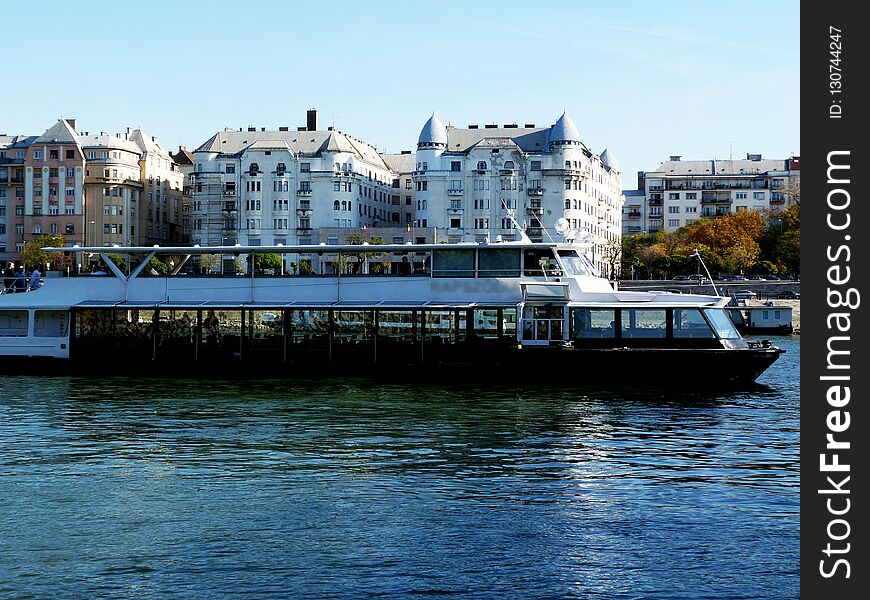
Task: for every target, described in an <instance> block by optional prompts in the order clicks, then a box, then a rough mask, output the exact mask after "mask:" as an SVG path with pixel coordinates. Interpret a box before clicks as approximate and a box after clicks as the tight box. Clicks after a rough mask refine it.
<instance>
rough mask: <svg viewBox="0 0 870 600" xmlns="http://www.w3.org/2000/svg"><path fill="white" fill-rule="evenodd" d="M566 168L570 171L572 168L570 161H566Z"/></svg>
mask: <svg viewBox="0 0 870 600" xmlns="http://www.w3.org/2000/svg"><path fill="white" fill-rule="evenodd" d="M565 168H566V169H570V168H571V161H570V160H566V161H565Z"/></svg>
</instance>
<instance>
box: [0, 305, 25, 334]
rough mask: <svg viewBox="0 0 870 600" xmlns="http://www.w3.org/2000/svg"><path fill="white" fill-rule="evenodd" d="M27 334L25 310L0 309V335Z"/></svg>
mask: <svg viewBox="0 0 870 600" xmlns="http://www.w3.org/2000/svg"><path fill="white" fill-rule="evenodd" d="M26 335H27V311H26V310H3V311H0V336H4V337H24V336H26Z"/></svg>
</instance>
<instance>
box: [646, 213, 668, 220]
mask: <svg viewBox="0 0 870 600" xmlns="http://www.w3.org/2000/svg"><path fill="white" fill-rule="evenodd" d="M649 218H650V219H664V218H665V216H664V215H663V214H661V213H656V214H652V215H650V216H649Z"/></svg>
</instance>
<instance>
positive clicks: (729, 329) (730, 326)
mask: <svg viewBox="0 0 870 600" xmlns="http://www.w3.org/2000/svg"><path fill="white" fill-rule="evenodd" d="M704 313H705V314H706V315H707V319H709V320H710V324H711V325H712V326H713V330H714V331H715V332H716V335H717V336H718V337H719V338H720V339H723V340H733V339H740V334H739V333H737V329H735V328H734V323H733V322H732V321H731V317H729V316H728V315H727V314H725V309H724V308H708V309H706V310H704Z"/></svg>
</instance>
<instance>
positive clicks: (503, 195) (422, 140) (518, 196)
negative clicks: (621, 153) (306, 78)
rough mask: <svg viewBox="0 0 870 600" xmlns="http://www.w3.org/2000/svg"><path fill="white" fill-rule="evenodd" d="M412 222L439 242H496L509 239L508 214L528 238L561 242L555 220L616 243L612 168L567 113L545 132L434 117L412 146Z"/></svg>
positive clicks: (618, 197) (616, 179)
mask: <svg viewBox="0 0 870 600" xmlns="http://www.w3.org/2000/svg"><path fill="white" fill-rule="evenodd" d="M413 179H414V185H415V192H416V196H415V208H416V214H417V216H416V224H417V225H418V226H421V227H435V228H437V230H438V233H439V235H438V238H439V240H441V239H445V240H446V241H448V242H460V241H495V240H496V239H498V238H499V237H501V239H513V238H514V237H515V235H516V231H515V227H514V225H513V223H512V221H511V218H510V215H511V213H513V214H515V215H516V218H517V220H518V221H520V223H521V224H522V223H523V222H524V223H525V224H526V225H527V229H526V232H527V234H528V235H529V237H531V238H532V240H548V239H550V238H552V239H561V236H558V235H557V234H556V233H555V224H556V222H557V221H558V220H559V219H560V218H565V219H567V221H568V223H569V225H570V227H572V228H575V229H578V230H580V231H583V230H586V231H588V232H589V233H591V234H592V235H593V236H594V237H595V239H596V248H595V252H594V254H595V258H596V263H597V265H596V266H598V267H599V268H602V269H603V267H604V266H605V265H604V261H603V260H601V258H602V253H603V250H604V246H605V245H607V244H608V242H612V243H618V242H619V240H620V238H621V230H622V225H621V215H622V204H623V199H622V193H621V191H620V190H621V180H620V170H619V164H618V162H617V161H616V159H615V158H614V157H613V155H612V154H611V153H609V152H608V151H607V150H605V151H604V152H602V153H601V155H600V156H599V155H596V154H595V153H594V152H592V151H591V150H590V149H589V148H587V147H586V145H585V144H584V143H583V142H582V140H581V139H580V133H579V132H578V130H577V127H576V126H575V125H574V122H573V121H572V120H571V118H570V117H569V116H568V115H567V114H563V115H562V116H561V117H560V118H559V119H558V121H556V124H555V125H553V126H552V127H535V125H534V124H526V125H524V126H523V127H519V126H518V125H517V124H508V125H503V126H501V127H498V126H496V125H485V126H484V127H483V128H480V127H478V126H477V125H469V126H468V127H467V128H464V129H460V128H456V127H445V126H444V125H443V124H442V123H441V121H439V120H438V118H437V117H436V116H435V115H433V116H432V117H431V118H430V119H429V120H428V121H427V122H426V124H425V125H424V126H423V129H422V131H421V132H420V137H419V140H418V143H417V154H416V165H415V170H414V174H413Z"/></svg>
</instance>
